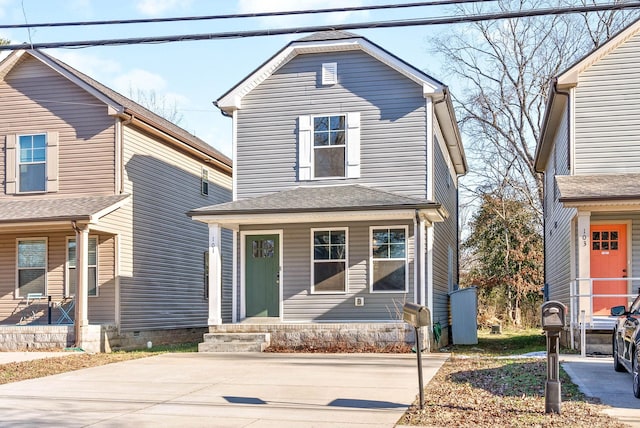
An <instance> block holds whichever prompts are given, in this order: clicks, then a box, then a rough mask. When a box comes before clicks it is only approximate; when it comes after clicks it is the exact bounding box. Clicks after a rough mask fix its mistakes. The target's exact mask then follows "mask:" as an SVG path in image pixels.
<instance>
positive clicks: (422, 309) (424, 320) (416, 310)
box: [402, 303, 431, 328]
mask: <svg viewBox="0 0 640 428" xmlns="http://www.w3.org/2000/svg"><path fill="white" fill-rule="evenodd" d="M402 319H403V320H404V321H405V322H407V323H409V324H411V325H412V326H414V327H416V328H418V327H424V326H427V325H429V324H431V314H430V313H429V308H427V307H426V306H422V305H417V304H415V303H405V304H404V307H403V308H402Z"/></svg>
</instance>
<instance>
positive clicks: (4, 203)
mask: <svg viewBox="0 0 640 428" xmlns="http://www.w3.org/2000/svg"><path fill="white" fill-rule="evenodd" d="M127 198H129V195H127V194H123V195H112V196H82V197H74V198H60V197H47V198H28V197H27V199H22V198H20V199H10V200H0V225H4V224H15V223H28V222H53V221H74V220H75V221H87V222H92V221H96V220H98V219H99V218H100V217H102V216H104V215H106V214H108V213H110V212H112V211H114V210H116V209H118V208H119V207H120V206H121V205H122V203H124V202H125V201H126V200H127Z"/></svg>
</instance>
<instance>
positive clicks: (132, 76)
mask: <svg viewBox="0 0 640 428" xmlns="http://www.w3.org/2000/svg"><path fill="white" fill-rule="evenodd" d="M113 82H114V88H113V89H115V90H116V91H118V92H120V93H121V94H124V95H127V94H129V92H131V91H130V89H133V90H134V91H137V90H141V91H156V93H158V92H161V91H163V90H164V89H165V88H166V87H167V81H166V80H164V78H163V77H162V76H160V75H158V74H154V73H152V72H150V71H146V70H142V69H139V68H136V69H133V70H131V71H128V72H127V73H125V74H121V75H120V76H118V77H117V78H115V79H114V81H113Z"/></svg>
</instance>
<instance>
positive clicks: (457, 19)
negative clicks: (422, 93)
mask: <svg viewBox="0 0 640 428" xmlns="http://www.w3.org/2000/svg"><path fill="white" fill-rule="evenodd" d="M638 7H640V1H636V2H629V3H618V4H606V5H591V6H569V7H562V8H551V9H536V10H524V11H518V12H499V13H489V14H478V15H466V16H454V17H452V16H449V17H442V18H427V19H413V20H399V21H374V22H360V23H351V24H336V25H317V26H307V27H297V28H279V29H267V30H253V31H237V32H224V33H208V34H184V35H175V36H156V37H134V38H126V39H105V40H83V41H70V42H45V43H33V44H26V43H24V44H20V45H0V51H3V50H13V49H27V48H32V49H50V48H85V47H91V46H120V45H138V44H150V43H169V42H182V41H195V40H220V39H239V38H246V37H260V36H276V35H283V34H298V33H315V32H319V31H336V30H354V29H372V28H391V27H410V26H429V25H443V24H459V23H467V22H480V21H489V20H497V19H510V18H528V17H535V16H544V15H567V14H572V13H585V12H598V11H607V10H609V11H613V10H624V9H633V8H638Z"/></svg>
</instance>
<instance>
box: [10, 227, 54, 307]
mask: <svg viewBox="0 0 640 428" xmlns="http://www.w3.org/2000/svg"><path fill="white" fill-rule="evenodd" d="M17 268H18V275H17V277H18V289H17V293H16V297H25V296H26V295H27V294H29V293H40V294H42V295H45V294H46V289H47V240H46V238H39V239H19V240H18V266H17Z"/></svg>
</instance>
